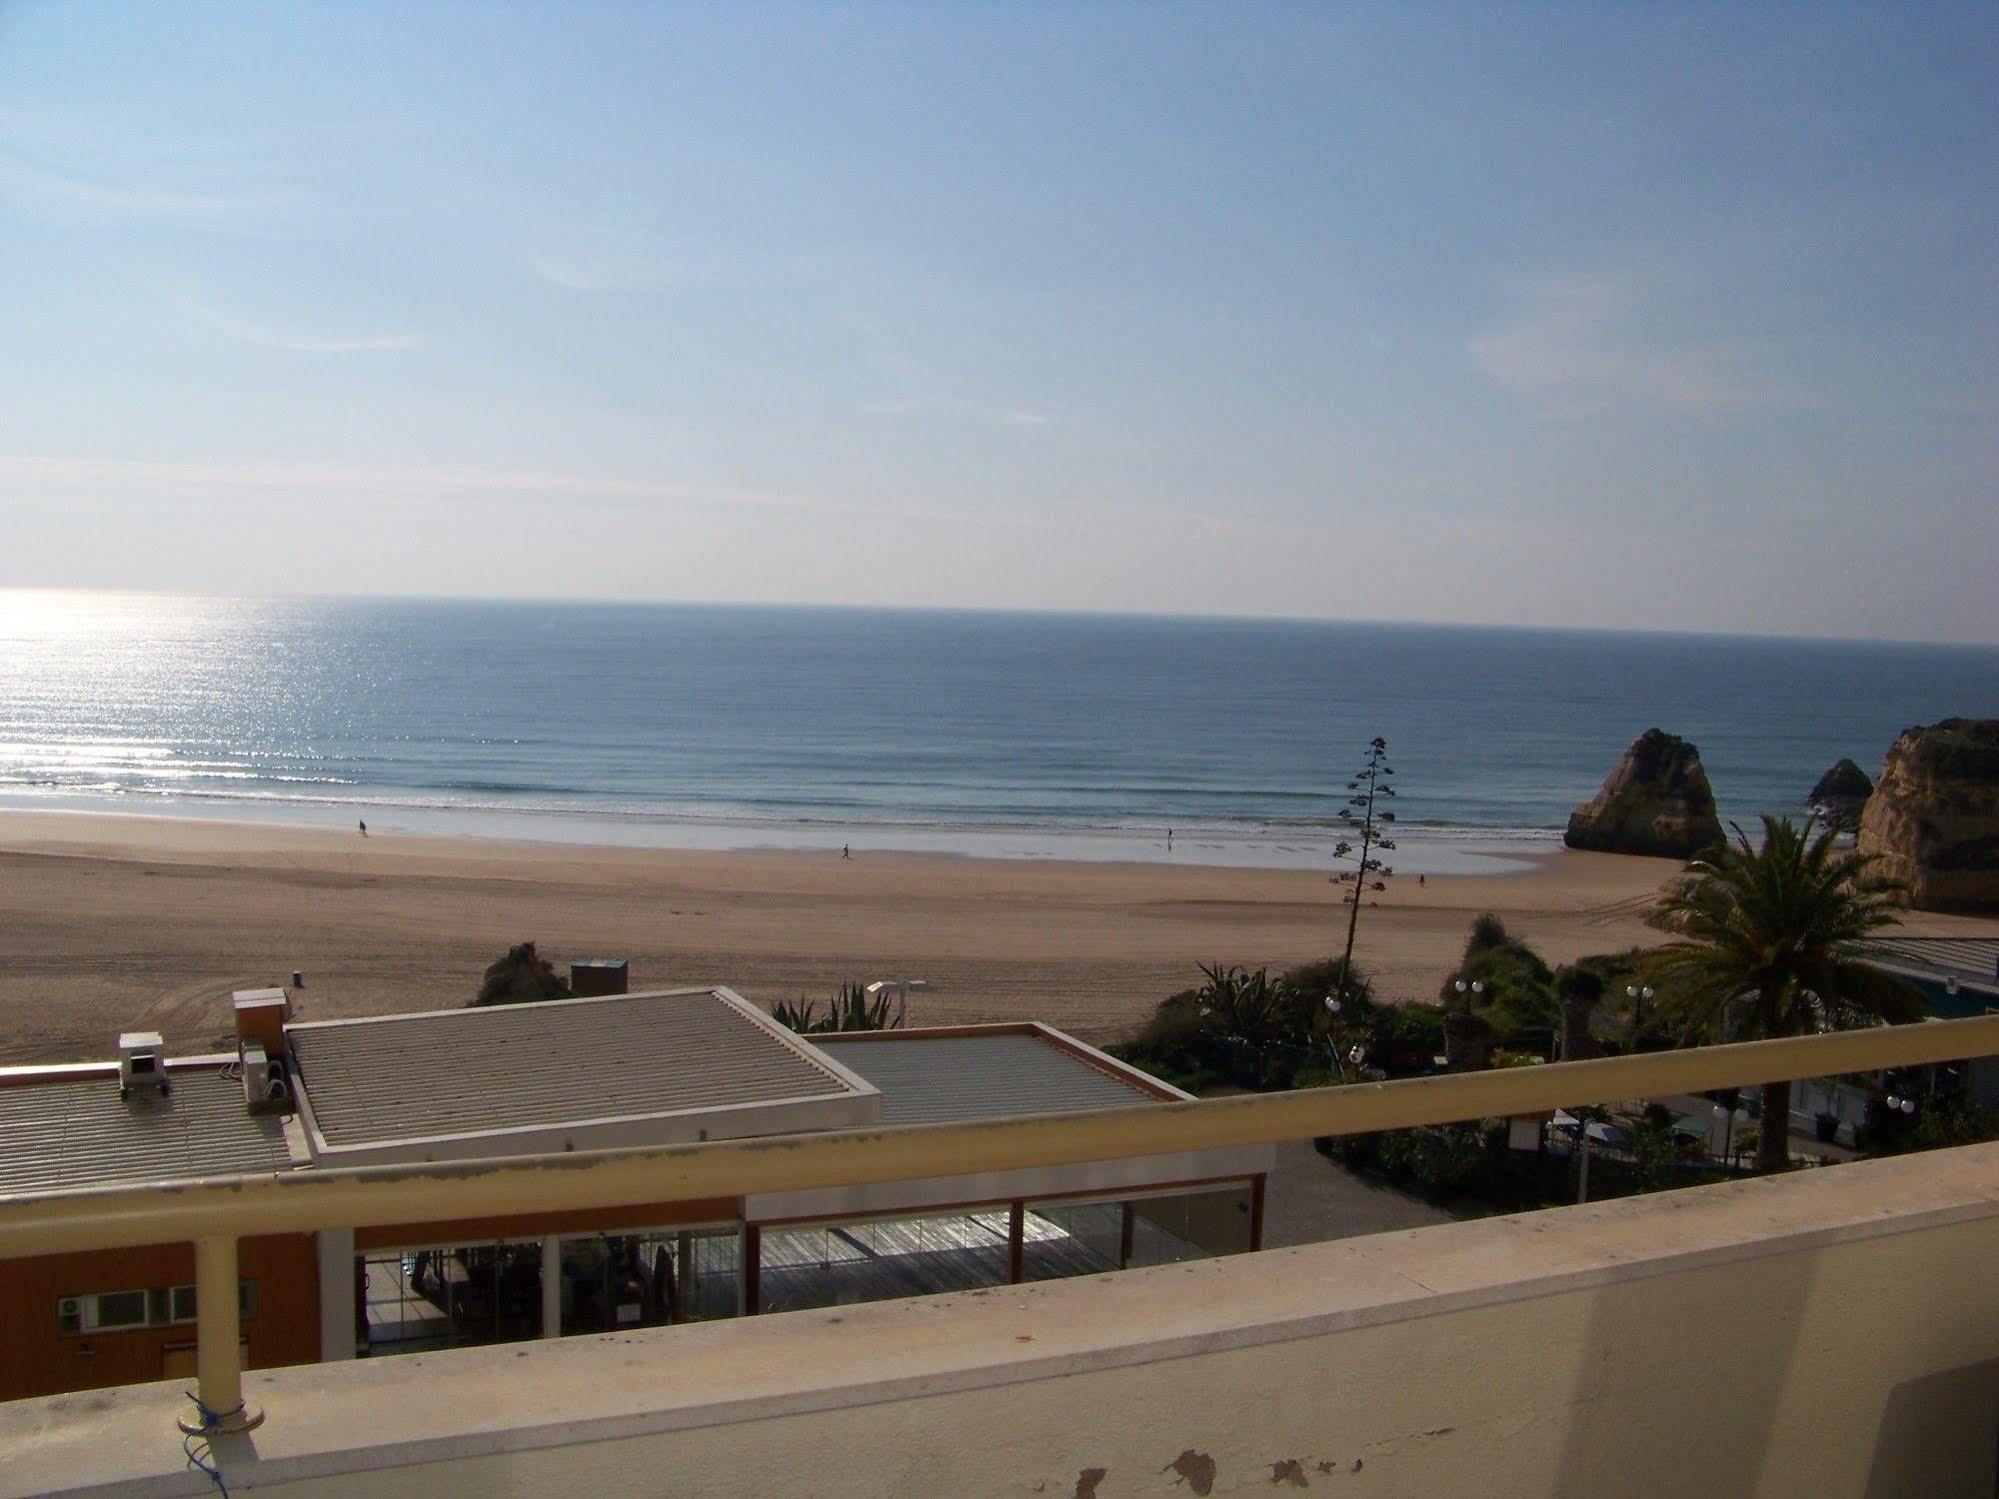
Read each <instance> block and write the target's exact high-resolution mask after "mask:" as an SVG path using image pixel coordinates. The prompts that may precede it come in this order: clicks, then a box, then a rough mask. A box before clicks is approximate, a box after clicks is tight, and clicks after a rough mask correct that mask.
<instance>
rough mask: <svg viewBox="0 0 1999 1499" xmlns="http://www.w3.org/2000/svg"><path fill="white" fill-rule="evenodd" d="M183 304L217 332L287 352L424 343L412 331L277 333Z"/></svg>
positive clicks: (388, 349) (358, 350)
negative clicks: (336, 334)
mask: <svg viewBox="0 0 1999 1499" xmlns="http://www.w3.org/2000/svg"><path fill="white" fill-rule="evenodd" d="M185 305H186V307H187V310H188V311H189V312H191V313H193V314H194V315H195V317H197V318H198V319H199V320H200V321H201V322H202V323H203V324H204V325H206V326H207V327H209V328H212V329H214V330H215V331H216V332H217V333H220V334H222V335H224V336H225V337H227V338H233V339H235V340H236V341H237V342H238V343H246V344H251V345H253V346H255V347H257V348H260V349H282V350H284V351H285V352H287V353H291V354H383V353H395V352H398V351H401V350H405V349H420V348H422V347H423V344H424V340H423V337H422V335H421V334H416V333H367V334H360V335H349V336H342V337H332V338H329V337H323V336H313V335H307V334H298V333H287V332H279V331H277V330H274V329H271V328H265V327H262V326H260V325H258V324H256V323H247V322H244V321H243V320H242V319H241V318H236V317H231V316H230V315H229V314H228V313H225V312H219V311H217V310H216V309H215V308H213V307H209V306H207V305H205V304H204V303H200V302H194V301H189V302H187V303H186V304H185Z"/></svg>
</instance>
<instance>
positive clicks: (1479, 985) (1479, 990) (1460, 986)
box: [1451, 979, 1485, 1004]
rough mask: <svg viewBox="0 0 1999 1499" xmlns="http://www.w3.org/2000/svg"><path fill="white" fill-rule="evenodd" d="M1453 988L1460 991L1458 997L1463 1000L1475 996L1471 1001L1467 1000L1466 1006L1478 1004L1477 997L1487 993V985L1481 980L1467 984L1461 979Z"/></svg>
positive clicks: (1474, 980)
mask: <svg viewBox="0 0 1999 1499" xmlns="http://www.w3.org/2000/svg"><path fill="white" fill-rule="evenodd" d="M1451 987H1452V988H1453V989H1455V990H1457V991H1458V997H1459V998H1461V999H1463V998H1464V996H1465V995H1467V994H1469V995H1472V996H1474V997H1473V998H1471V999H1468V1000H1465V1003H1466V1004H1476V1003H1478V1000H1477V998H1476V996H1478V995H1481V994H1483V993H1485V983H1484V981H1483V980H1481V979H1473V980H1472V981H1471V982H1470V983H1469V984H1467V983H1466V982H1465V981H1464V980H1463V979H1459V980H1458V981H1457V982H1456V983H1454V984H1452V985H1451Z"/></svg>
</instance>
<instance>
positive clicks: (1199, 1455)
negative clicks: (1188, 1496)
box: [1160, 1447, 1215, 1494]
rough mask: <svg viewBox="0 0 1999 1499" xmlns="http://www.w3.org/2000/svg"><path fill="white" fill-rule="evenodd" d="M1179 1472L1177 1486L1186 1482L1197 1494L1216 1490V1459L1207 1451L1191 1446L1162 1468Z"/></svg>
mask: <svg viewBox="0 0 1999 1499" xmlns="http://www.w3.org/2000/svg"><path fill="white" fill-rule="evenodd" d="M1160 1471H1161V1472H1164V1473H1175V1474H1178V1475H1179V1476H1178V1478H1177V1479H1175V1486H1176V1487H1177V1486H1178V1485H1179V1484H1182V1483H1184V1484H1186V1485H1187V1487H1188V1488H1189V1489H1191V1490H1193V1491H1194V1492H1195V1493H1196V1494H1212V1493H1214V1491H1215V1460H1214V1459H1213V1458H1212V1457H1209V1456H1208V1454H1207V1453H1205V1452H1196V1451H1195V1450H1194V1449H1193V1448H1192V1447H1189V1448H1188V1449H1187V1450H1186V1451H1185V1452H1183V1453H1181V1454H1180V1455H1179V1456H1178V1457H1176V1458H1174V1459H1173V1461H1172V1462H1170V1463H1168V1464H1167V1465H1166V1466H1165V1467H1164V1468H1162V1469H1161V1470H1160Z"/></svg>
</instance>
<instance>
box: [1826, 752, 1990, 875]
mask: <svg viewBox="0 0 1999 1499" xmlns="http://www.w3.org/2000/svg"><path fill="white" fill-rule="evenodd" d="M1860 851H1861V852H1862V853H1863V854H1872V855H1874V856H1875V858H1876V863H1875V872H1876V873H1877V874H1880V875H1883V876H1886V877H1887V878H1889V879H1892V880H1895V881H1897V882H1898V883H1900V884H1902V885H1904V886H1906V887H1907V889H1908V894H1909V900H1910V903H1911V904H1912V905H1914V906H1916V907H1917V908H1918V909H1920V910H1925V911H1999V719H1991V718H1984V719H1977V718H1947V719H1945V720H1944V721H1943V722H1942V723H1937V724H1930V725H1928V726H1926V727H1925V726H1921V725H1919V726H1917V727H1916V728H1913V729H1909V730H1906V731H1905V732H1904V733H1903V735H1902V737H1901V738H1899V739H1897V740H1896V741H1895V743H1894V746H1893V748H1891V749H1890V750H1889V751H1888V758H1887V761H1886V762H1885V763H1884V764H1883V765H1882V767H1881V777H1880V779H1879V780H1878V781H1876V782H1875V784H1874V794H1873V795H1872V796H1870V797H1868V799H1867V806H1866V808H1865V810H1864V811H1862V813H1861V815H1860Z"/></svg>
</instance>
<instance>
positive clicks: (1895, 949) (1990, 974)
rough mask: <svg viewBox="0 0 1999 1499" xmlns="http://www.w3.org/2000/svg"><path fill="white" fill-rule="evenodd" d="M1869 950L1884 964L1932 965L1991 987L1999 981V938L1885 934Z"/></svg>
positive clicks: (1941, 971) (1938, 969)
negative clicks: (1891, 935)
mask: <svg viewBox="0 0 1999 1499" xmlns="http://www.w3.org/2000/svg"><path fill="white" fill-rule="evenodd" d="M1867 949H1868V953H1869V955H1870V956H1872V957H1874V958H1876V959H1878V960H1879V961H1881V962H1883V963H1891V964H1901V965H1907V966H1909V967H1914V968H1933V969H1935V970H1936V971H1937V972H1938V973H1941V974H1946V975H1951V976H1955V977H1959V978H1963V979H1967V980H1969V981H1971V982H1972V983H1983V984H1985V985H1986V986H1988V987H1990V986H1991V985H1992V984H1994V983H1995V982H1999V937H1884V938H1882V939H1880V940H1878V941H1875V942H1870V943H1868V944H1867Z"/></svg>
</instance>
